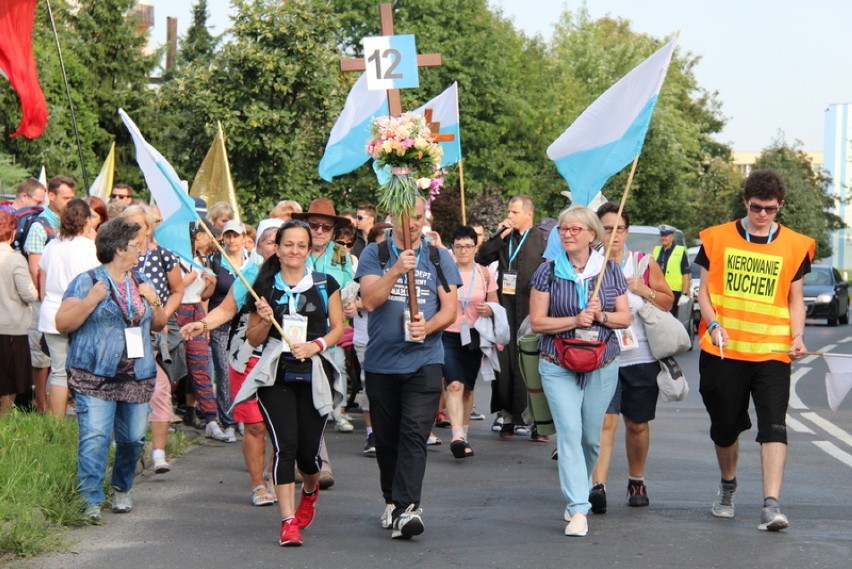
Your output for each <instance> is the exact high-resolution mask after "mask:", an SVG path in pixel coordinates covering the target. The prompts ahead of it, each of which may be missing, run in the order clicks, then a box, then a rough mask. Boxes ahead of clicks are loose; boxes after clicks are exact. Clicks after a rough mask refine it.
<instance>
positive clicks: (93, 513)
mask: <svg viewBox="0 0 852 569" xmlns="http://www.w3.org/2000/svg"><path fill="white" fill-rule="evenodd" d="M83 516H85V518H86V519H87V520H89V522H90V523H93V524H99V523H101V507H100V505H99V504H92V505H91V506H86V509H85V510H83Z"/></svg>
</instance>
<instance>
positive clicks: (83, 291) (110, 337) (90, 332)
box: [62, 265, 157, 380]
mask: <svg viewBox="0 0 852 569" xmlns="http://www.w3.org/2000/svg"><path fill="white" fill-rule="evenodd" d="M94 274H95V277H96V279H97V280H102V281H104V282H107V279H108V275H107V272H106V268H104V266H103V265H100V266H98V267H97V268H95V269H94ZM134 274H136V276H137V277H138V279H139V281H140V282H150V280H149V279H148V277H146V276H145V275H141V274H139V273H134ZM93 285H94V282H93V281H92V278H91V277H90V276H89V273H88V272H86V273H80V274H79V275H77V276H76V277H74V280H73V281H71V284H70V285H68V290H66V291H65V295H64V296H63V297H62V298H63V299H66V298H80V299H83V298H86V295H87V294H89V290H90V289H91V288H92V286H93ZM153 317H154V310H153V309H152V308H151V306H149V305H148V303H145V315H144V316H143V317H142V322H141V324H140V326H141V327H142V338H144V339H146V340H147V338H148V337H150V334H151V321H152V320H153ZM125 328H126V323H125V321H124V315H123V314H122V312H121V308H120V307H119V306H118V304H116V302H115V300H113V298H112V295H111V294H110V295H107V297H106V298H105V299H104V300H102V301H101V302H100V303H99V304H98V305H97V306H96V307H95V310H94V311H93V312H92V313H91V314H90V315H89V317H88V318H87V319H86V321H85V322H83V325H82V326H80V327H79V328H78V329H77V330H75V331H74V332H72V333H71V342H70V345H69V347H68V358H67V360H66V363H65V365H66V367H67V368H68V369H72V368H76V369H84V370H86V371H88V372H90V373H93V374H95V375H99V376H101V377H115V374H116V371H117V370H118V364H119V362H120V361H121V358H122V357H123V356H124V354H125V340H124V329H125ZM142 345H143V346H144V355H143V356H142V357H141V358H137V359H136V360H135V362H134V363H133V370H134V371H135V373H136V379H137V380H143V379H150V378H152V377H154V376H155V375H157V369H156V362H155V360H154V351H153V348H152V346H151V342H148V341H143V342H142Z"/></svg>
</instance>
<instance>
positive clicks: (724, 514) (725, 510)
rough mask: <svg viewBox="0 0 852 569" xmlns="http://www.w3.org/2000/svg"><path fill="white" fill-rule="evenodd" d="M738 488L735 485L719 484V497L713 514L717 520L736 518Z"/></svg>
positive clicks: (714, 503)
mask: <svg viewBox="0 0 852 569" xmlns="http://www.w3.org/2000/svg"><path fill="white" fill-rule="evenodd" d="M736 491H737V487H736V486H735V485H733V484H725V483H724V482H723V483H722V484H719V496H718V497H717V498H716V501H715V502H713V508H712V510H711V511H712V512H713V515H714V516H716V517H717V518H733V517H734V492H736Z"/></svg>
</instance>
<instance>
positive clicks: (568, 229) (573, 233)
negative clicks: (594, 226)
mask: <svg viewBox="0 0 852 569" xmlns="http://www.w3.org/2000/svg"><path fill="white" fill-rule="evenodd" d="M586 229H588V227H560V228H559V233H562V234H565V233H570V234H571V236H572V237H576V236H577V235H579V234H581V233H582V232H583V231H585V230H586Z"/></svg>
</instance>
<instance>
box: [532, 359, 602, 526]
mask: <svg viewBox="0 0 852 569" xmlns="http://www.w3.org/2000/svg"><path fill="white" fill-rule="evenodd" d="M538 371H539V373H540V374H541V384H542V387H543V388H544V394H545V396H546V397H547V403H548V404H549V405H550V413H551V414H552V415H553V423H554V425H555V426H556V434H557V438H556V447H557V449H558V450H559V484H560V486H561V487H562V495H563V496H564V497H565V501H566V502H567V503H568V506H567V508H566V509H567V511H568V514H569V515H571V516H573V515H574V514H588V513H589V510H590V509H591V504H589V489H590V488H591V485H592V480H591V473H592V469H594V467H595V463H596V462H597V461H598V454H599V452H600V442H601V427H602V426H603V419H604V414H605V413H606V409H607V407H608V406H609V402H610V400H612V396H613V394H614V393H615V387H616V385H617V384H618V358H616V359H615V360H614V361H613V362H611V363H610V364H609V365H607V366H605V367H602V368H600V369H596V370H595V371H593V372H590V373H587V374H586V384H585V386H584V387H583V389H580V384H579V383H578V382H577V376H576V375H575V374H574V373H572V372H570V371H568V370H567V369H565V368H563V367H560V366H558V365H556V364H552V363H550V362H549V361H547V360H542V359H540V360H539V362H538Z"/></svg>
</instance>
